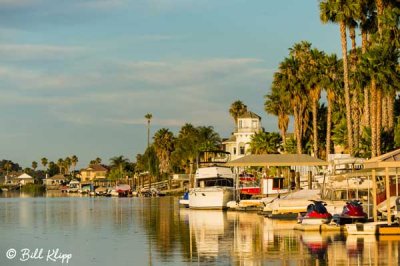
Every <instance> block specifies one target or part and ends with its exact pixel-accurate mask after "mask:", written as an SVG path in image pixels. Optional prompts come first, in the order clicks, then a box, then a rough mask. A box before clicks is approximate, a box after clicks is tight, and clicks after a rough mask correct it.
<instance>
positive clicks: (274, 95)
mask: <svg viewBox="0 0 400 266" xmlns="http://www.w3.org/2000/svg"><path fill="white" fill-rule="evenodd" d="M265 98H266V100H265V103H264V109H265V111H266V112H267V113H268V114H271V115H276V116H277V117H278V128H279V131H280V134H281V137H282V140H283V146H286V132H287V129H288V126H289V115H290V98H289V94H288V93H287V91H286V90H285V88H281V87H279V84H275V83H274V84H272V88H271V93H270V94H267V95H266V96H265Z"/></svg>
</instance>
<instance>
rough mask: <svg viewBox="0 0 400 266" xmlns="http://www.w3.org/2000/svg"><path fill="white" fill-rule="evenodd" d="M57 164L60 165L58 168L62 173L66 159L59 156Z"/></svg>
mask: <svg viewBox="0 0 400 266" xmlns="http://www.w3.org/2000/svg"><path fill="white" fill-rule="evenodd" d="M57 166H58V169H59V170H60V174H61V173H62V170H63V166H64V160H63V159H61V158H59V159H58V160H57Z"/></svg>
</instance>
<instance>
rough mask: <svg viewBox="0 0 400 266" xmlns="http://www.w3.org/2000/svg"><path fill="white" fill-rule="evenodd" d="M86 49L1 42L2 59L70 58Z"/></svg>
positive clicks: (0, 55)
mask: <svg viewBox="0 0 400 266" xmlns="http://www.w3.org/2000/svg"><path fill="white" fill-rule="evenodd" d="M84 51H85V49H84V48H83V47H78V46H52V45H32V44H0V57H1V59H2V60H12V61H22V60H59V59H65V58H70V57H72V56H76V55H78V54H82V53H83V52H84Z"/></svg>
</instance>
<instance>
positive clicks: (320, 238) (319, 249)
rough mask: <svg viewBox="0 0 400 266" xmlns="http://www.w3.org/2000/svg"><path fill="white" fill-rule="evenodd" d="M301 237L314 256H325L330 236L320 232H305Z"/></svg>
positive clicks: (320, 257) (321, 257)
mask: <svg viewBox="0 0 400 266" xmlns="http://www.w3.org/2000/svg"><path fill="white" fill-rule="evenodd" d="M300 239H301V242H303V244H304V245H306V247H307V248H308V250H309V252H310V253H311V254H312V255H313V256H316V257H317V258H319V259H323V258H325V256H326V253H327V249H328V245H329V242H330V238H328V237H326V236H324V235H321V234H320V233H319V232H318V233H317V232H305V233H303V234H302V235H300Z"/></svg>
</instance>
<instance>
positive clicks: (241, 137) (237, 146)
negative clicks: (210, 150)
mask: <svg viewBox="0 0 400 266" xmlns="http://www.w3.org/2000/svg"><path fill="white" fill-rule="evenodd" d="M262 130H263V129H262V127H261V117H260V116H258V115H257V114H255V113H253V112H250V111H247V112H246V113H244V114H243V115H241V116H239V117H238V118H237V127H236V128H235V132H233V133H232V135H231V136H230V138H229V139H227V140H225V141H223V142H222V144H223V145H224V146H225V151H227V152H229V153H230V154H231V160H235V159H238V158H240V157H243V156H245V155H246V154H248V153H249V152H248V149H249V148H250V142H251V137H252V136H253V135H255V134H256V133H258V132H261V131H262Z"/></svg>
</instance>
